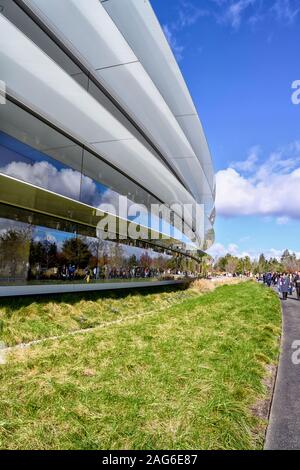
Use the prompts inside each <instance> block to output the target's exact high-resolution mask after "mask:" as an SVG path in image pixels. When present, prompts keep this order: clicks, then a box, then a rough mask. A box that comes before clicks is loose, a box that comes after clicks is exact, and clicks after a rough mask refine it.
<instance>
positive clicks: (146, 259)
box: [140, 251, 152, 268]
mask: <svg viewBox="0 0 300 470" xmlns="http://www.w3.org/2000/svg"><path fill="white" fill-rule="evenodd" d="M151 265H152V258H151V256H149V254H148V253H147V252H146V251H145V253H143V254H142V255H141V257H140V266H142V267H143V268H150V267H151Z"/></svg>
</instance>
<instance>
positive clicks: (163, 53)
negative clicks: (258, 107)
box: [102, 0, 214, 188]
mask: <svg viewBox="0 0 300 470" xmlns="http://www.w3.org/2000/svg"><path fill="white" fill-rule="evenodd" d="M102 5H103V7H104V8H105V10H106V11H107V12H108V13H109V14H110V16H111V18H112V19H113V20H114V22H115V24H116V25H117V27H118V29H119V30H120V31H121V32H122V34H123V35H124V37H125V39H126V40H127V41H128V44H129V45H130V47H131V48H132V50H133V51H134V53H135V54H136V56H137V57H138V59H139V60H140V62H141V63H142V64H143V66H144V67H145V69H146V71H147V72H148V74H149V75H150V77H151V79H152V80H153V82H154V83H155V84H156V86H157V88H158V89H159V91H160V93H161V94H162V96H163V97H164V99H165V101H166V103H167V104H168V106H169V108H170V109H171V110H172V112H173V114H174V116H175V117H176V118H177V119H178V122H179V123H180V124H181V125H182V128H183V130H184V131H185V133H186V135H187V137H188V139H189V140H190V143H191V145H192V147H193V149H194V151H195V153H196V155H197V158H198V159H199V161H200V162H201V165H202V166H203V165H205V173H206V175H207V177H208V180H209V184H210V186H211V188H213V186H214V177H213V167H212V160H211V156H210V153H209V149H208V147H207V142H206V139H205V135H204V132H203V129H202V126H201V124H200V121H199V119H198V114H197V111H196V108H195V106H194V104H193V101H192V98H191V96H190V93H189V91H188V88H187V86H186V83H185V81H184V79H183V77H182V74H181V72H180V70H179V67H178V65H177V62H176V60H175V58H174V55H173V54H172V52H171V49H170V47H169V44H168V42H167V40H166V38H165V35H164V33H163V31H162V29H161V27H160V24H159V22H158V20H157V18H156V16H155V14H154V12H153V9H152V7H151V5H150V2H149V1H148V0H145V1H140V0H126V2H124V1H119V0H106V1H105V2H104V1H103V3H102ZM128 18H130V21H128ZM153 51H155V54H154V53H153ZM187 116H192V117H194V118H195V119H197V120H198V124H197V125H196V124H195V122H194V123H193V124H192V125H191V127H192V128H191V129H188V126H186V125H185V124H184V122H182V120H181V118H183V117H187ZM195 130H196V133H195V132H194V131H195ZM199 147H201V151H199ZM205 147H206V148H205Z"/></svg>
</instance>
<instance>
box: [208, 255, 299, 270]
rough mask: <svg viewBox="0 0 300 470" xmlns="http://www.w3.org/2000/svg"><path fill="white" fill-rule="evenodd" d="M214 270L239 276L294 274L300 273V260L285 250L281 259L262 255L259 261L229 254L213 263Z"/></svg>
mask: <svg viewBox="0 0 300 470" xmlns="http://www.w3.org/2000/svg"><path fill="white" fill-rule="evenodd" d="M213 270H214V271H219V272H224V273H225V272H227V273H230V274H238V275H240V274H247V273H253V274H254V275H255V274H260V273H266V272H278V273H283V272H288V273H293V272H295V271H300V259H298V258H297V256H296V254H295V253H290V252H289V250H285V251H284V252H283V254H282V256H281V258H280V259H277V258H270V259H267V258H266V257H265V255H264V254H261V255H260V256H259V258H258V260H251V259H250V257H249V256H245V257H243V258H238V257H237V256H233V255H231V254H229V253H228V254H227V255H225V256H222V257H221V258H218V259H217V260H215V261H214V262H213Z"/></svg>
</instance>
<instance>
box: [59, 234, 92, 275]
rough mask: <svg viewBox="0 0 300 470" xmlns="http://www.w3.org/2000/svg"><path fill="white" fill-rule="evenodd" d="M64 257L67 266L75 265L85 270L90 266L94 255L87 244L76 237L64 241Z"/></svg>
mask: <svg viewBox="0 0 300 470" xmlns="http://www.w3.org/2000/svg"><path fill="white" fill-rule="evenodd" d="M62 256H63V258H64V259H65V261H66V263H67V264H72V265H75V266H77V267H78V268H85V267H86V266H87V265H88V264H89V260H90V258H91V256H92V254H91V252H90V250H89V247H88V245H87V243H85V242H84V241H83V240H82V239H81V238H80V237H76V238H75V237H74V238H69V239H68V240H65V241H64V243H63V247H62Z"/></svg>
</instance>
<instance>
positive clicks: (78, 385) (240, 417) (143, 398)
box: [0, 282, 280, 449]
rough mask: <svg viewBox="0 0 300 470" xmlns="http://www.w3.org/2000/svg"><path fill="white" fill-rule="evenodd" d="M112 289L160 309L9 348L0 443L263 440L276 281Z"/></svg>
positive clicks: (144, 444)
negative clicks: (262, 405)
mask: <svg viewBox="0 0 300 470" xmlns="http://www.w3.org/2000/svg"><path fill="white" fill-rule="evenodd" d="M131 295H132V294H131ZM148 295H150V296H151V297H150V298H149V297H147V296H148ZM139 296H142V294H141V293H139ZM152 296H154V297H152ZM174 298H176V301H174ZM77 300H78V299H77ZM113 300H114V302H113V306H114V307H113V308H115V309H117V308H118V309H119V313H121V311H122V309H123V308H124V309H128V308H129V305H130V306H131V307H130V308H131V310H132V308H135V307H134V306H136V305H139V307H141V305H144V307H145V308H150V307H151V308H153V306H155V305H157V306H158V310H157V313H156V314H155V315H148V316H143V317H137V318H135V319H131V320H128V321H126V322H124V323H122V324H114V325H109V326H107V327H105V328H102V329H95V330H93V331H92V332H91V333H88V334H85V335H78V336H76V337H74V336H69V337H65V338H63V339H59V340H56V341H52V342H46V343H42V344H38V345H35V346H33V347H31V348H29V349H26V350H16V351H14V352H12V353H10V355H9V357H8V362H7V364H6V365H4V366H1V367H0V397H1V399H0V416H1V418H0V448H2V449H126V448H128V449H195V448H198V449H258V448H262V446H263V439H264V431H265V427H266V422H265V420H264V419H262V417H260V416H259V413H257V409H256V408H257V404H258V403H259V402H261V401H262V400H265V399H266V397H267V395H268V387H267V386H266V385H265V384H264V378H265V375H266V366H268V365H270V366H271V365H272V364H275V362H276V359H277V356H278V336H279V334H280V304H279V300H278V297H277V296H276V294H275V293H274V292H273V291H271V290H269V289H267V288H264V287H263V286H261V285H258V284H256V283H254V282H247V283H243V284H240V285H225V286H222V287H219V288H217V289H216V290H215V291H214V292H209V293H207V294H205V295H199V293H197V292H196V290H195V287H194V288H192V289H188V290H186V291H178V292H177V293H176V291H173V292H170V291H169V292H168V293H162V292H161V293H157V292H156V293H152V294H147V295H146V296H145V299H144V300H143V299H142V298H139V297H133V298H132V297H130V298H129V299H127V296H126V297H125V298H122V297H121V298H119V299H118V303H117V299H116V298H114V299H113ZM64 301H66V299H64ZM52 302H53V300H52ZM74 302H75V301H74ZM76 302H77V301H76ZM76 302H75V304H76ZM80 302H83V300H82V299H81V300H80ZM89 302H91V300H88V301H87V303H88V305H89V309H92V310H93V309H96V310H97V309H98V308H100V307H99V305H98V303H99V302H100V304H101V301H100V300H99V299H98V301H96V300H95V302H96V305H92V304H90V303H89ZM143 302H144V304H143ZM104 304H105V305H106V307H107V308H109V303H106V301H105V302H104ZM45 305H47V308H50V306H49V303H48V301H47V302H46V303H45ZM45 305H44V307H45ZM80 305H81V307H82V308H83V309H86V310H85V314H86V315H87V311H88V308H87V307H86V306H85V304H84V302H83V303H81V304H80ZM132 305H133V307H132ZM162 305H164V306H163V307H162ZM36 308H37V306H35V307H34V310H35V312H36ZM77 308H78V306H77ZM28 309H29V305H28V306H27V312H28ZM100 310H101V309H100ZM55 312H58V315H59V316H60V317H62V316H63V312H61V311H60V309H58V310H55ZM71 312H72V310H71ZM28 313H29V312H28ZM69 313H70V311H69V310H68V313H66V315H68V314H69ZM131 313H132V312H131ZM52 315H53V321H55V314H54V313H52ZM95 315H96V314H95Z"/></svg>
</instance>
